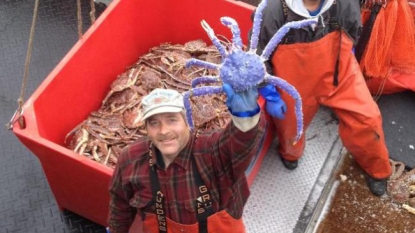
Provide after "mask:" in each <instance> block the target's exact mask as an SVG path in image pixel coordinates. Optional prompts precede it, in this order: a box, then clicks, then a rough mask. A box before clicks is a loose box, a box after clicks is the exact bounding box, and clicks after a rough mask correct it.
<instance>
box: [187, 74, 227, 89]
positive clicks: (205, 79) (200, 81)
mask: <svg viewBox="0 0 415 233" xmlns="http://www.w3.org/2000/svg"><path fill="white" fill-rule="evenodd" d="M216 82H220V79H219V77H217V76H202V77H197V78H195V79H193V80H192V88H194V87H196V86H197V85H199V84H208V83H216Z"/></svg>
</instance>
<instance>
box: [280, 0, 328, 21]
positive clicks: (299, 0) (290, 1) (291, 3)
mask: <svg viewBox="0 0 415 233" xmlns="http://www.w3.org/2000/svg"><path fill="white" fill-rule="evenodd" d="M333 1H334V0H324V3H323V7H322V8H321V11H320V13H318V14H317V15H316V16H311V15H310V14H309V12H308V10H307V9H306V8H305V6H304V3H303V0H285V2H286V3H287V6H288V8H290V9H291V10H292V11H293V12H294V13H296V14H297V15H300V16H302V17H304V18H307V19H310V18H315V17H319V16H320V15H321V14H323V13H324V12H326V11H327V10H328V9H329V8H330V6H331V5H333Z"/></svg>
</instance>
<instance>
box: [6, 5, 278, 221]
mask: <svg viewBox="0 0 415 233" xmlns="http://www.w3.org/2000/svg"><path fill="white" fill-rule="evenodd" d="M253 9H254V8H253V7H252V6H250V5H248V4H245V3H241V2H237V1H231V0H175V1H170V0H152V1H145V0H114V1H113V2H112V3H111V4H110V5H109V6H108V8H107V9H106V10H105V11H104V12H103V14H102V15H101V16H100V17H99V18H98V20H97V21H96V22H95V23H94V24H93V25H92V26H91V28H90V29H89V30H88V31H87V32H86V33H85V35H84V36H83V37H82V39H81V40H79V41H78V42H77V43H76V44H75V45H74V47H73V48H72V49H71V50H70V51H69V53H68V54H67V55H66V56H65V57H64V58H63V59H62V61H61V62H60V63H59V64H58V65H57V66H56V67H55V69H54V70H53V71H52V72H51V73H50V74H49V75H48V77H47V78H46V79H45V81H44V82H43V83H42V84H41V85H40V86H39V88H38V89H37V90H36V91H35V92H34V93H33V95H32V96H31V97H30V98H29V99H28V100H27V102H26V103H25V105H24V107H23V111H24V113H23V117H24V119H25V122H26V128H25V129H21V128H19V125H18V124H15V125H14V127H13V131H14V133H15V134H16V136H17V137H18V138H19V140H20V141H21V142H22V143H23V144H24V145H25V146H26V147H27V148H29V149H30V150H31V151H32V152H33V153H34V154H35V155H36V156H37V157H38V158H39V161H40V162H41V164H42V167H43V170H44V172H45V174H46V177H47V180H48V182H49V185H50V187H51V189H52V192H53V194H54V196H55V199H56V202H57V204H58V206H59V208H60V209H68V210H70V211H72V212H74V213H77V214H79V215H81V216H83V217H85V218H88V219H90V220H92V221H94V222H96V223H98V224H101V225H104V226H105V225H106V219H107V214H108V203H109V195H108V183H109V180H110V177H111V175H112V172H113V170H112V169H110V168H108V167H105V166H104V165H102V164H99V163H96V162H94V161H92V160H89V159H87V158H86V157H84V156H80V155H78V154H76V153H74V152H73V151H71V150H69V149H67V148H66V147H65V146H64V139H65V136H66V134H67V133H68V132H69V131H70V130H72V129H73V128H74V127H75V126H76V125H78V124H79V123H80V122H81V121H83V120H84V119H86V117H87V116H88V115H89V113H90V112H91V111H93V110H96V109H98V108H99V107H100V105H101V101H102V100H103V98H104V97H105V95H106V93H107V92H108V91H109V87H110V84H111V82H112V81H113V80H114V79H115V77H117V75H119V74H121V73H122V72H123V71H124V70H125V69H126V67H128V66H129V65H131V64H133V63H134V62H136V61H137V60H138V58H139V57H140V56H141V55H143V54H145V53H147V52H148V51H149V49H150V48H152V47H154V46H158V45H159V44H161V43H164V42H171V43H173V44H175V43H180V44H183V43H185V42H187V41H190V40H195V39H200V38H202V39H203V40H205V41H206V42H208V43H210V40H209V38H208V37H207V36H206V33H205V31H204V30H203V29H202V27H201V25H200V21H201V20H202V19H204V20H206V21H207V22H208V23H209V24H210V25H211V26H212V28H213V29H214V30H215V32H216V33H217V34H222V35H225V36H226V37H228V38H231V34H230V31H229V29H228V28H226V27H225V26H224V25H222V24H221V23H220V17H222V16H229V17H232V18H234V19H236V21H237V22H238V23H239V25H240V27H241V32H242V37H243V40H244V43H245V44H247V41H246V39H247V38H246V37H247V35H248V30H249V28H250V27H251V21H250V15H251V12H252V10H253ZM264 140H265V143H264V144H263V146H262V148H259V151H258V155H257V157H256V160H255V161H254V162H253V163H252V166H251V167H250V169H249V170H248V171H247V174H248V180H249V183H250V184H251V183H252V181H253V179H254V177H255V175H256V174H257V172H258V169H259V167H260V164H261V162H262V159H263V156H264V155H265V153H266V151H267V149H268V147H269V145H270V143H271V140H272V139H271V135H270V133H267V136H266V138H265V139H264Z"/></svg>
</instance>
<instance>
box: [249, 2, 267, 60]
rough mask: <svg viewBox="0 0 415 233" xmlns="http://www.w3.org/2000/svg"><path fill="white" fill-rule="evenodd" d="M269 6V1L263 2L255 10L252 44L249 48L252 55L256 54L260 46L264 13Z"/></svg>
mask: <svg viewBox="0 0 415 233" xmlns="http://www.w3.org/2000/svg"><path fill="white" fill-rule="evenodd" d="M267 4H268V0H262V1H261V3H260V4H259V5H258V7H257V8H256V10H255V15H254V23H253V27H252V35H251V44H250V46H249V52H250V53H256V49H257V46H258V38H259V32H260V31H261V21H262V11H264V9H265V7H266V6H267Z"/></svg>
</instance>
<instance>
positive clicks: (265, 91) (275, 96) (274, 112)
mask: <svg viewBox="0 0 415 233" xmlns="http://www.w3.org/2000/svg"><path fill="white" fill-rule="evenodd" d="M258 90H259V93H260V94H261V95H262V97H264V99H265V100H266V103H265V109H266V110H267V112H268V114H269V115H271V116H272V117H275V118H278V119H284V117H285V112H286V111H287V106H286V105H285V102H284V100H282V99H281V96H280V93H278V91H277V89H276V88H275V87H274V86H273V85H271V84H268V85H266V86H265V87H261V88H259V89H258Z"/></svg>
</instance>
